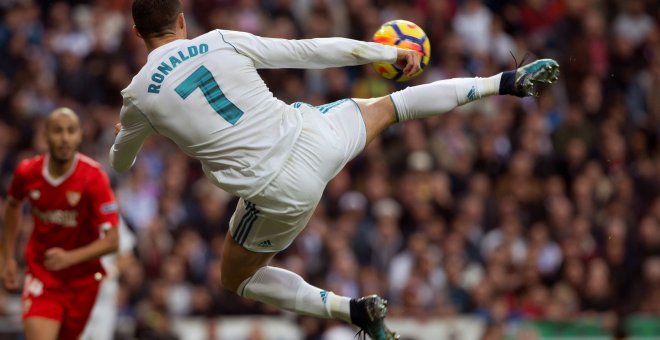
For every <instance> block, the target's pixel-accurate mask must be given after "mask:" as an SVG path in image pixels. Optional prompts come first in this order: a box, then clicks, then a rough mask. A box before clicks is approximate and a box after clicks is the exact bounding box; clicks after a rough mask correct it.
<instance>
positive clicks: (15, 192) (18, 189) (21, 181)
mask: <svg viewBox="0 0 660 340" xmlns="http://www.w3.org/2000/svg"><path fill="white" fill-rule="evenodd" d="M27 164H28V163H27V161H21V162H20V163H19V164H18V166H17V167H16V170H15V171H14V175H13V176H12V178H11V182H9V190H7V196H9V197H11V198H13V199H15V200H16V201H19V202H20V201H22V200H23V199H24V198H25V176H26V171H27Z"/></svg>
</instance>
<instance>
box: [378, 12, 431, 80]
mask: <svg viewBox="0 0 660 340" xmlns="http://www.w3.org/2000/svg"><path fill="white" fill-rule="evenodd" d="M373 41H374V42H377V43H381V44H384V45H390V46H396V47H399V48H406V49H409V50H414V51H417V52H419V53H421V55H422V58H421V60H420V66H421V67H420V69H419V71H418V72H417V73H415V74H413V75H411V76H405V75H404V74H403V70H402V69H400V68H398V67H396V66H395V65H393V64H389V63H385V62H377V63H373V66H374V68H375V69H376V72H378V73H379V74H380V75H381V76H383V77H385V78H387V79H392V80H396V81H399V82H401V81H407V80H410V79H412V78H415V77H417V76H418V75H420V74H421V73H422V71H424V69H425V68H426V66H428V64H429V58H430V57H431V43H429V39H428V37H426V33H424V31H423V30H422V29H421V28H420V27H419V26H417V25H416V24H415V23H412V22H410V21H406V20H392V21H388V22H386V23H384V24H383V25H382V26H380V28H379V29H378V31H376V33H374V37H373Z"/></svg>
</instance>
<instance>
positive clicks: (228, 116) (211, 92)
mask: <svg viewBox="0 0 660 340" xmlns="http://www.w3.org/2000/svg"><path fill="white" fill-rule="evenodd" d="M197 88H199V89H200V90H202V93H203V94H204V97H206V100H207V101H208V102H209V104H210V105H211V107H212V108H213V109H214V110H215V112H217V113H218V114H219V115H220V116H221V117H222V118H224V119H225V120H226V121H228V122H229V123H230V124H231V125H234V124H236V122H237V121H238V120H239V119H240V118H241V116H242V115H243V111H241V109H239V108H238V107H236V105H234V104H233V103H232V102H230V101H229V99H227V97H226V96H225V94H224V93H223V92H222V90H221V89H220V86H218V83H217V82H216V81H215V78H213V75H212V74H211V72H209V70H208V69H207V68H206V67H204V66H200V67H199V68H198V69H197V70H195V72H193V73H192V74H191V75H190V76H188V78H186V80H184V81H183V82H182V83H181V84H179V86H177V87H176V88H175V89H174V91H176V93H178V94H179V96H181V98H183V99H186V98H188V96H189V95H190V94H191V93H193V92H195V90H196V89H197Z"/></svg>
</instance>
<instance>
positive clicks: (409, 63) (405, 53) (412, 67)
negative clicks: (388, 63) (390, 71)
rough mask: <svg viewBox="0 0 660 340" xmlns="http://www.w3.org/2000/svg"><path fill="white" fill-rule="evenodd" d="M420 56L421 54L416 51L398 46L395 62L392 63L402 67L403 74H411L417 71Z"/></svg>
mask: <svg viewBox="0 0 660 340" xmlns="http://www.w3.org/2000/svg"><path fill="white" fill-rule="evenodd" d="M421 58H422V55H421V54H420V53H419V52H417V51H413V50H407V49H404V48H399V49H398V50H397V54H396V63H394V65H396V67H398V68H400V69H402V70H403V74H405V75H406V76H411V75H413V74H415V73H417V71H419V69H420V66H419V62H420V60H421Z"/></svg>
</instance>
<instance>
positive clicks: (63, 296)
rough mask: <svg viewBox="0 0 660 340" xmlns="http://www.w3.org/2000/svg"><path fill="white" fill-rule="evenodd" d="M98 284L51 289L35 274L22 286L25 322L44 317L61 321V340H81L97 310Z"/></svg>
mask: <svg viewBox="0 0 660 340" xmlns="http://www.w3.org/2000/svg"><path fill="white" fill-rule="evenodd" d="M98 291H99V282H98V281H96V280H90V281H88V282H84V283H77V284H76V285H75V287H64V288H57V289H49V288H47V287H44V285H43V283H42V282H41V281H40V280H39V279H37V278H35V277H34V276H32V275H29V274H28V275H26V277H25V286H24V287H23V296H22V298H23V320H25V319H27V318H30V317H42V318H48V319H53V320H56V321H59V322H60V323H61V325H60V333H59V335H58V339H63V340H68V339H78V337H79V336H80V334H81V333H82V331H83V330H84V329H85V325H86V324H87V319H88V318H89V314H90V313H91V311H92V308H93V307H94V302H95V301H96V294H97V293H98Z"/></svg>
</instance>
